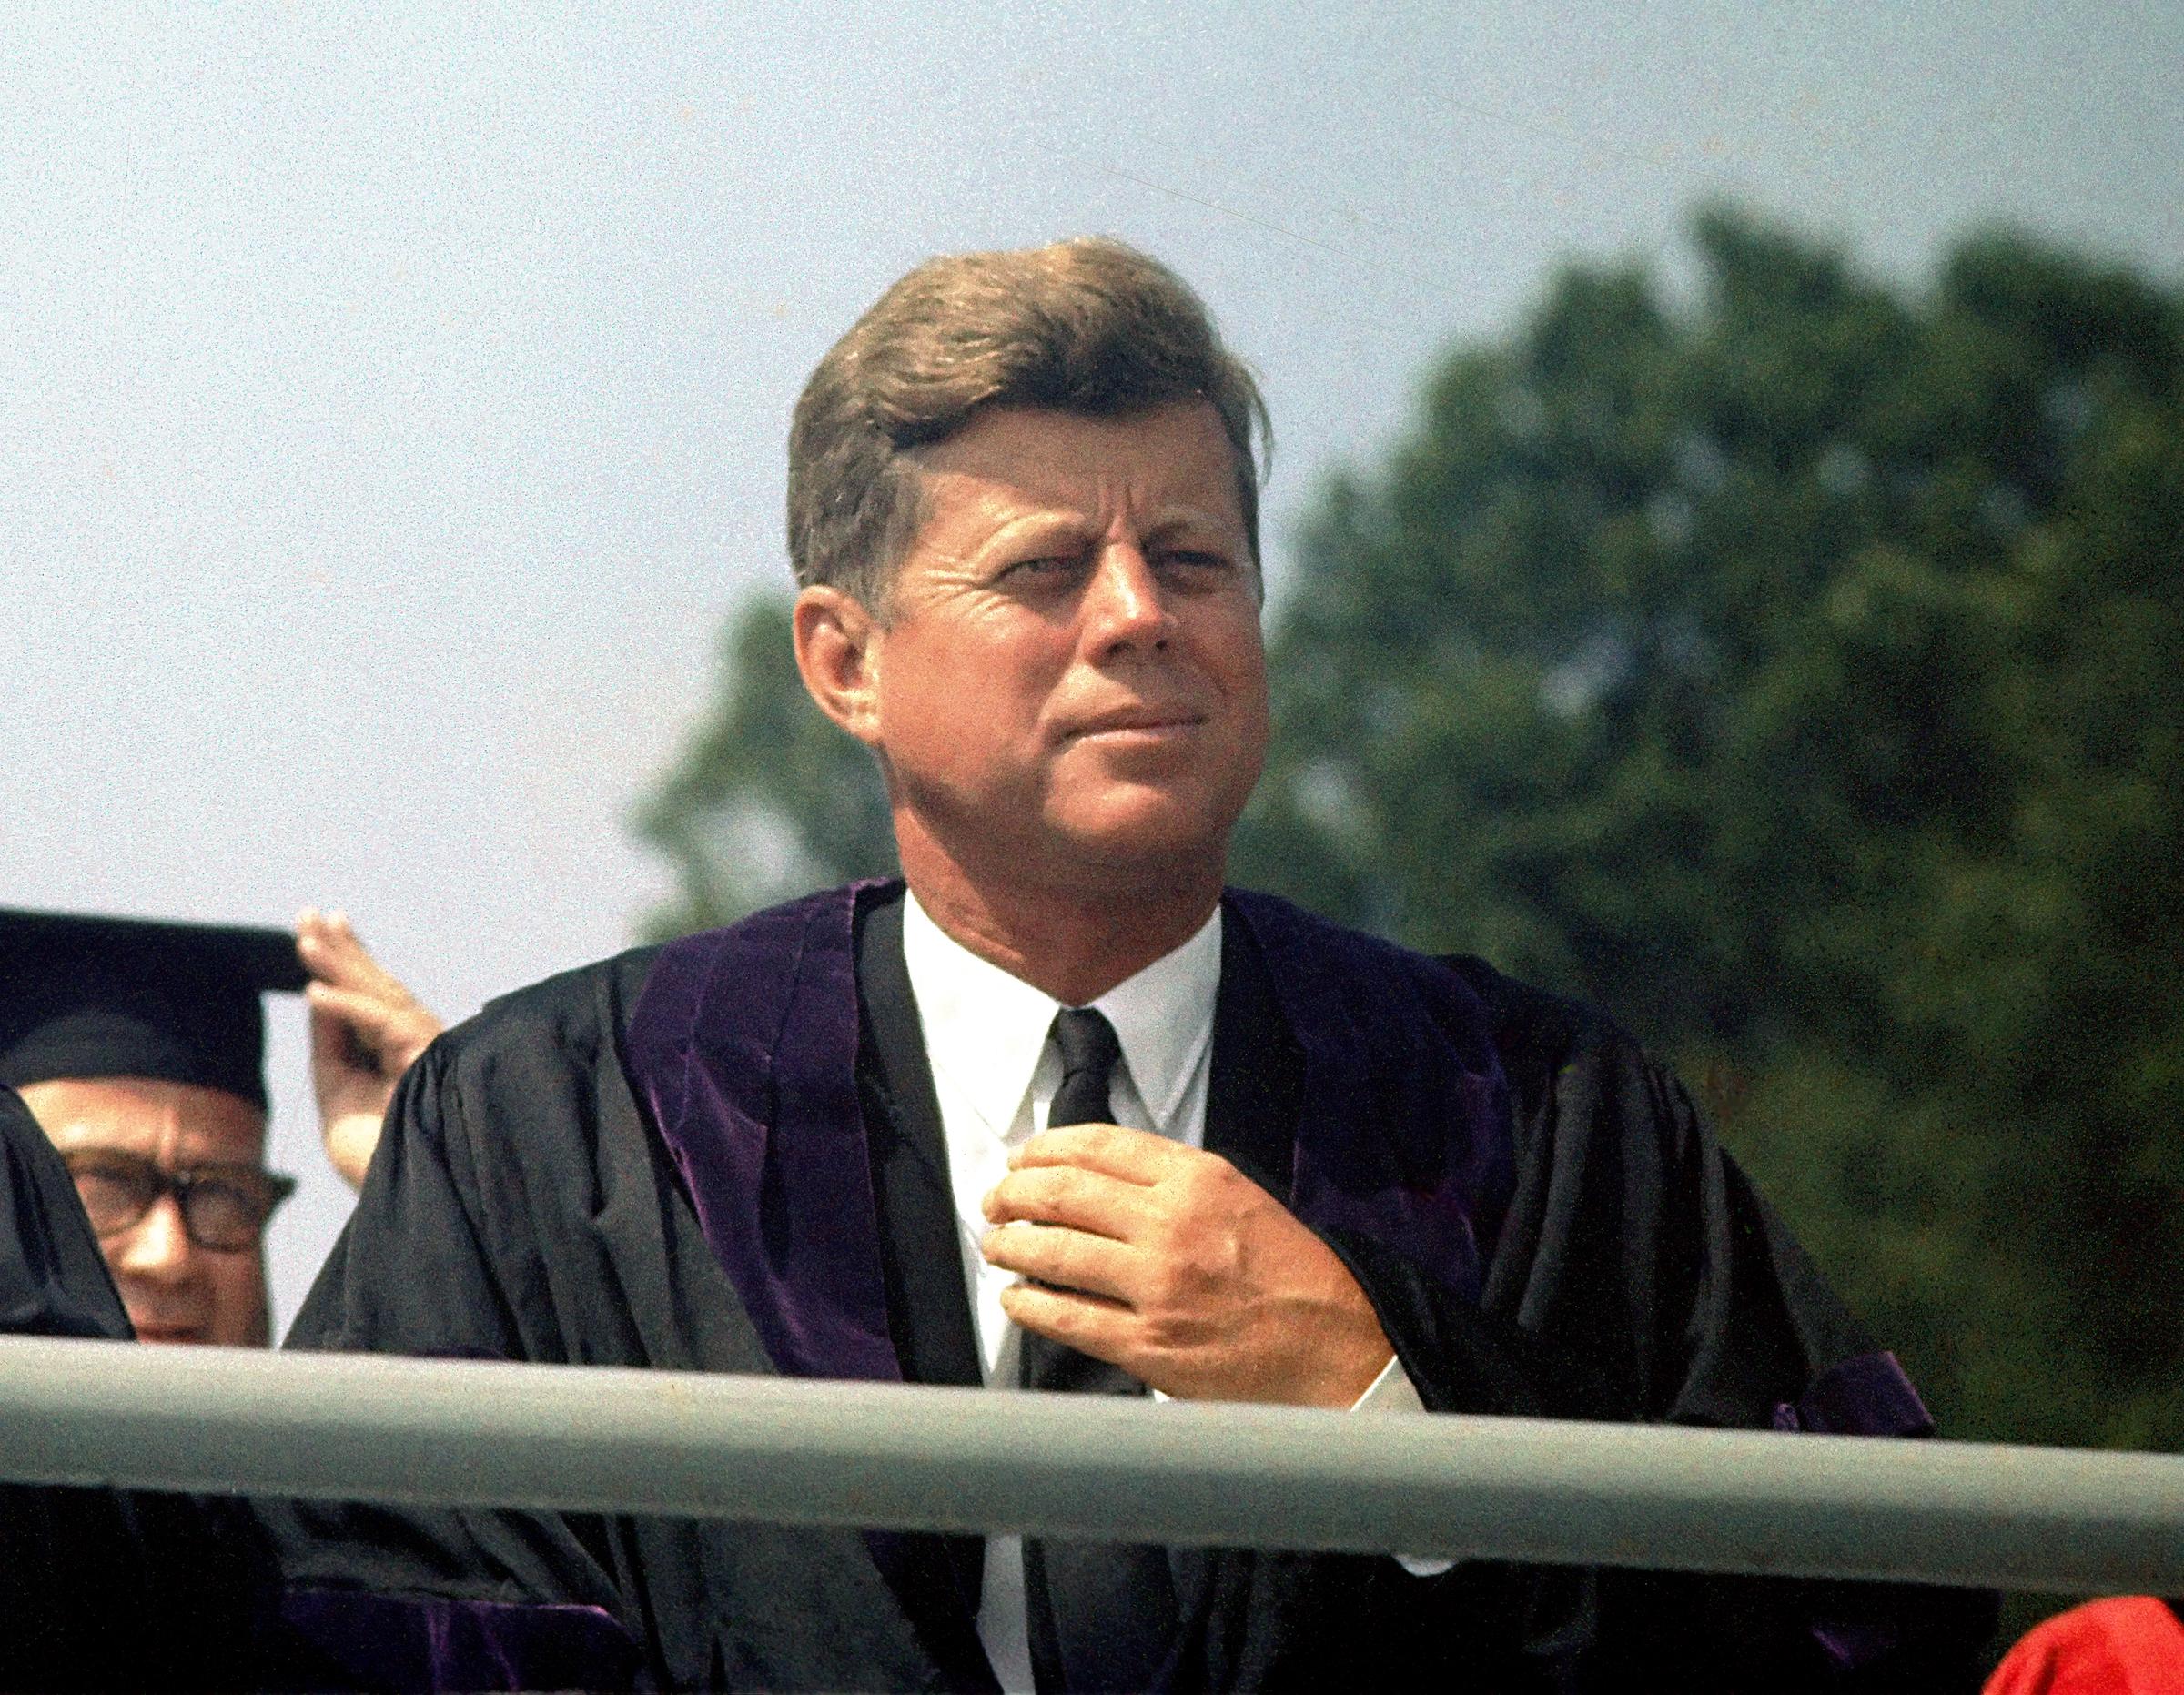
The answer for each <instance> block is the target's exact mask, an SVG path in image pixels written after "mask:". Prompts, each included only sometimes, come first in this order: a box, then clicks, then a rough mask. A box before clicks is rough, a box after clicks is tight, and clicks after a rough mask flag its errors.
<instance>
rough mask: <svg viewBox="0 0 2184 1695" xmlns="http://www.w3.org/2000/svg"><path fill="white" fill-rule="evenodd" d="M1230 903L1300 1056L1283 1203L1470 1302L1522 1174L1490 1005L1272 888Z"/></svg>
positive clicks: (1443, 971)
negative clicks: (1351, 1234)
mask: <svg viewBox="0 0 2184 1695" xmlns="http://www.w3.org/2000/svg"><path fill="white" fill-rule="evenodd" d="M1227 905H1228V911H1229V914H1230V915H1231V916H1232V917H1234V918H1239V919H1241V920H1242V921H1243V923H1244V924H1245V925H1246V926H1247V927H1248V928H1249V931H1250V933H1251V935H1252V938H1253V940H1255V941H1256V942H1257V943H1259V952H1260V954H1261V956H1262V957H1263V958H1264V959H1265V961H1266V964H1267V974H1268V976H1269V979H1270V981H1271V984H1272V986H1273V991H1274V998H1275V1000H1276V1002H1277V1003H1278V1004H1279V1005H1280V1007H1281V1012H1282V1017H1283V1020H1284V1021H1285V1022H1286V1023H1287V1024H1289V1030H1290V1033H1291V1034H1293V1035H1294V1036H1295V1038H1296V1040H1297V1044H1298V1045H1299V1047H1301V1048H1302V1049H1303V1050H1304V1086H1303V1098H1304V1100H1305V1101H1306V1103H1307V1106H1306V1109H1305V1111H1304V1114H1303V1115H1302V1117H1301V1118H1300V1120H1299V1124H1298V1126H1297V1141H1296V1170H1295V1175H1294V1176H1293V1178H1292V1180H1291V1185H1290V1190H1289V1205H1290V1208H1291V1210H1293V1211H1294V1212H1295V1213H1296V1214H1297V1216H1299V1218H1301V1219H1303V1220H1304V1221H1305V1222H1306V1223H1307V1224H1309V1225H1312V1226H1316V1227H1317V1228H1320V1229H1322V1230H1350V1231H1355V1232H1356V1233H1357V1234H1359V1235H1360V1236H1366V1237H1369V1238H1370V1239H1371V1240H1373V1241H1376V1242H1380V1243H1382V1244H1384V1245H1385V1246H1389V1247H1391V1248H1394V1249H1395V1250H1396V1251H1397V1252H1398V1253H1400V1254H1402V1255H1403V1256H1405V1257H1406V1258H1408V1259H1410V1260H1411V1262H1412V1263H1414V1264H1416V1265H1418V1266H1423V1267H1424V1268H1425V1269H1426V1270H1428V1271H1430V1272H1431V1273H1432V1274H1433V1275H1434V1276H1437V1277H1438V1278H1440V1279H1441V1282H1442V1283H1443V1284H1445V1285H1447V1286H1449V1287H1450V1288H1451V1289H1452V1290H1454V1291H1455V1292H1456V1293H1457V1294H1459V1295H1461V1296H1463V1297H1464V1298H1465V1299H1466V1300H1469V1301H1473V1302H1476V1301H1477V1300H1478V1298H1479V1294H1480V1288H1481V1283H1482V1281H1483V1277H1484V1272H1485V1262H1486V1258H1487V1256H1488V1255H1490V1254H1491V1252H1492V1246H1493V1241H1494V1237H1495V1236H1496V1234H1497V1233H1498V1232H1499V1230H1500V1227H1501V1222H1502V1216H1503V1214H1504V1213H1505V1212H1506V1211H1507V1210H1508V1206H1509V1198H1510V1195H1511V1192H1512V1189H1513V1187H1514V1185H1515V1180H1516V1179H1515V1152H1514V1146H1513V1143H1512V1106H1511V1102H1510V1093H1509V1083H1508V1079H1507V1078H1506V1077H1505V1076H1504V1075H1502V1063H1501V1060H1500V1058H1499V1057H1498V1056H1497V1054H1495V1051H1494V1045H1493V1037H1492V1025H1491V1023H1490V1022H1489V1020H1488V1016H1487V1012H1486V1008H1485V1007H1484V1005H1482V1004H1481V1002H1480V1000H1479V997H1478V996H1477V994H1474V993H1473V992H1472V990H1471V985H1470V984H1466V983H1465V982H1464V981H1463V979H1462V978H1461V977H1459V976H1458V975H1457V974H1455V973H1454V972H1452V971H1451V970H1450V969H1449V968H1448V967H1447V966H1445V965H1442V964H1440V963H1439V962H1438V961H1435V960H1431V959H1429V958H1427V957H1426V956H1425V955H1423V954H1420V953H1411V952H1410V951H1409V950H1408V949H1405V948H1400V947H1397V946H1395V945H1393V944H1392V943H1386V942H1380V941H1377V940H1375V939H1374V938H1373V937H1371V936H1368V935H1362V934H1360V933H1358V932H1357V931H1354V930H1346V929H1343V928H1342V927H1341V926H1340V925H1338V924H1330V923H1328V922H1327V921H1326V920H1325V919H1322V918H1316V917H1314V916H1313V915H1312V914H1311V913H1307V912H1305V911H1304V910H1303V909H1302V908H1301V907H1298V906H1293V905H1291V904H1290V903H1289V902H1287V901H1284V900H1280V899H1279V898H1277V897H1276V896H1273V895H1270V894H1255V893H1249V891H1245V890H1240V889H1239V890H1231V891H1229V894H1228V896H1227ZM1390 1150H1392V1152H1393V1155H1394V1159H1395V1165H1396V1173H1397V1176H1398V1182H1397V1183H1396V1184H1395V1185H1390V1184H1389V1183H1388V1181H1387V1174H1388V1167H1387V1154H1388V1152H1389V1151H1390Z"/></svg>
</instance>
